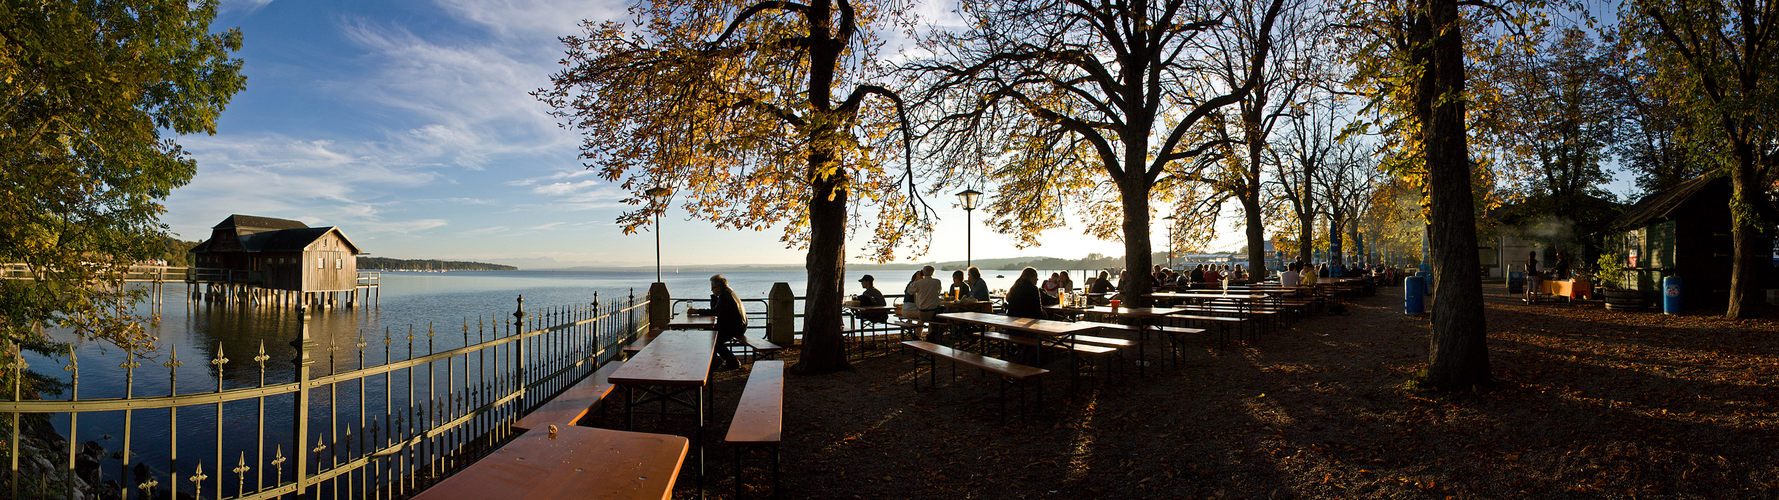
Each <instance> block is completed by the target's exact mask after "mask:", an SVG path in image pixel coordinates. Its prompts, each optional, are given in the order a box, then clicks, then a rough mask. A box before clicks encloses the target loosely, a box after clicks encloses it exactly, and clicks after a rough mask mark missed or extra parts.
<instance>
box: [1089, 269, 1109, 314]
mask: <svg viewBox="0 0 1779 500" xmlns="http://www.w3.org/2000/svg"><path fill="white" fill-rule="evenodd" d="M1087 294H1088V295H1089V296H1090V297H1091V298H1089V299H1088V300H1091V301H1093V305H1096V306H1101V305H1106V303H1108V302H1111V301H1112V299H1111V296H1112V274H1111V273H1108V272H1105V271H1100V277H1099V279H1096V280H1093V288H1089V289H1087Z"/></svg>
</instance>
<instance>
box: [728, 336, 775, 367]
mask: <svg viewBox="0 0 1779 500" xmlns="http://www.w3.org/2000/svg"><path fill="white" fill-rule="evenodd" d="M737 347H743V348H746V349H747V351H748V352H749V353H751V356H750V357H751V360H752V361H756V362H757V361H759V360H761V359H772V358H775V357H778V352H779V351H783V350H784V346H780V345H778V344H774V343H772V341H770V340H766V338H765V337H760V336H757V335H742V336H741V344H740V345H739V346H737Z"/></svg>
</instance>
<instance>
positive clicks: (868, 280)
mask: <svg viewBox="0 0 1779 500" xmlns="http://www.w3.org/2000/svg"><path fill="white" fill-rule="evenodd" d="M875 281H876V279H875V278H872V277H871V275H869V274H867V275H865V277H863V278H859V286H863V287H865V291H864V293H860V294H859V295H858V296H857V297H853V300H857V301H859V306H860V307H871V306H884V305H889V303H888V302H885V301H884V300H883V292H880V291H878V290H877V287H876V286H875V285H873V283H874V282H875ZM859 319H862V320H865V321H870V322H873V323H888V322H889V313H888V312H885V311H867V312H862V313H859Z"/></svg>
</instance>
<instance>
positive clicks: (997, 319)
mask: <svg viewBox="0 0 1779 500" xmlns="http://www.w3.org/2000/svg"><path fill="white" fill-rule="evenodd" d="M938 317H939V318H942V319H947V320H956V321H962V322H965V323H975V324H978V325H985V326H992V327H995V328H1001V329H1004V330H1014V331H1018V332H1024V333H1032V334H1037V335H1044V336H1050V337H1057V336H1063V335H1073V334H1075V333H1079V332H1081V331H1084V330H1092V329H1094V328H1095V327H1093V326H1088V325H1080V324H1076V323H1071V322H1068V321H1051V320H1047V319H1033V318H1015V317H1011V316H1003V315H999V314H990V313H979V312H957V313H945V314H940V315H939V316H938Z"/></svg>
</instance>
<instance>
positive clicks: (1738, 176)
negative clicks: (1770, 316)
mask: <svg viewBox="0 0 1779 500" xmlns="http://www.w3.org/2000/svg"><path fill="white" fill-rule="evenodd" d="M1738 149H1744V148H1738ZM1746 151H1747V153H1746V154H1738V155H1737V156H1744V158H1738V160H1739V161H1740V164H1739V165H1737V167H1738V168H1737V169H1736V170H1735V171H1733V172H1731V174H1730V189H1731V194H1730V244H1731V245H1732V246H1733V247H1735V248H1734V250H1733V251H1732V253H1733V254H1734V257H1733V258H1734V259H1735V260H1734V265H1735V267H1734V268H1733V269H1731V270H1730V303H1729V306H1728V308H1727V309H1726V310H1725V311H1724V313H1723V317H1725V318H1729V319H1745V318H1756V317H1759V316H1760V313H1761V306H1762V300H1763V299H1765V297H1763V294H1762V293H1761V283H1760V271H1761V268H1762V267H1765V266H1766V265H1767V264H1765V263H1764V262H1763V261H1765V260H1766V259H1767V255H1768V254H1769V252H1768V248H1765V247H1766V245H1762V243H1764V242H1763V241H1761V233H1760V227H1759V225H1758V224H1759V222H1760V217H1759V214H1763V213H1764V212H1765V211H1764V210H1760V209H1758V208H1756V204H1757V203H1764V202H1763V201H1762V200H1760V197H1761V196H1764V193H1762V191H1763V190H1762V189H1761V185H1760V183H1759V182H1758V180H1757V179H1755V178H1754V177H1755V176H1754V165H1753V162H1754V161H1756V160H1755V159H1754V158H1753V156H1754V155H1753V153H1752V149H1747V150H1746ZM1738 153H1742V151H1738Z"/></svg>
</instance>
